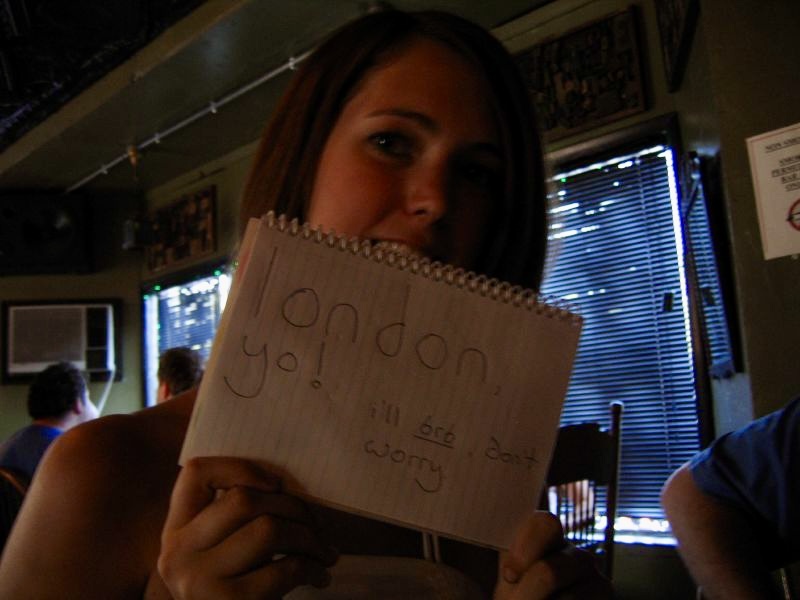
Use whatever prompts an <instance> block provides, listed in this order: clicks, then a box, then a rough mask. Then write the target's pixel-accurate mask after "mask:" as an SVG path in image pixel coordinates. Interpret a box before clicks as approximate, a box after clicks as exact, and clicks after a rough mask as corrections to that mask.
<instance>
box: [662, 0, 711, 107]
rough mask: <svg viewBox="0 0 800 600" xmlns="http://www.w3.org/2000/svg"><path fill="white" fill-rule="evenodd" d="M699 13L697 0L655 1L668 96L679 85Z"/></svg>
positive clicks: (698, 1)
mask: <svg viewBox="0 0 800 600" xmlns="http://www.w3.org/2000/svg"><path fill="white" fill-rule="evenodd" d="M699 13H700V0H656V16H657V18H658V31H659V34H660V36H661V53H662V55H663V56H664V72H665V75H666V78H667V89H668V90H669V91H670V92H674V91H676V90H677V89H678V88H679V87H680V85H681V80H682V79H683V72H684V71H685V70H686V61H687V60H688V58H689V50H690V49H691V46H692V37H693V36H694V29H695V27H696V25H697V16H698V15H699Z"/></svg>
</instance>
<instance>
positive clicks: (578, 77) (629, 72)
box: [516, 7, 646, 142]
mask: <svg viewBox="0 0 800 600" xmlns="http://www.w3.org/2000/svg"><path fill="white" fill-rule="evenodd" d="M637 21H638V19H637V13H636V10H635V7H631V8H629V9H628V10H625V11H622V12H619V13H614V14H612V15H609V16H607V17H604V18H602V19H600V20H598V21H594V22H592V23H589V24H587V25H585V26H583V27H581V28H579V29H575V30H573V31H570V32H568V33H566V34H564V35H562V36H559V37H558V38H555V39H550V40H546V41H544V42H543V43H541V44H537V45H535V46H533V47H531V48H529V49H527V50H524V51H522V52H521V53H519V54H517V55H516V59H517V61H518V64H519V65H520V68H521V70H522V73H523V77H524V78H525V83H526V85H527V86H528V91H529V93H530V96H531V100H532V102H533V104H534V107H535V109H536V113H537V116H538V118H539V127H540V128H541V131H542V133H543V135H544V138H545V141H547V142H552V141H554V140H558V139H560V138H563V137H566V136H569V135H574V134H576V133H580V132H582V131H586V130H588V129H592V128H594V127H598V126H600V125H603V124H605V123H609V122H612V121H616V120H618V119H622V118H624V117H627V116H630V115H633V114H636V113H639V112H642V111H643V110H645V108H646V106H645V94H644V86H643V82H642V69H641V63H642V60H641V53H640V48H639V39H638V33H637Z"/></svg>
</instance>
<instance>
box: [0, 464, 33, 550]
mask: <svg viewBox="0 0 800 600" xmlns="http://www.w3.org/2000/svg"><path fill="white" fill-rule="evenodd" d="M29 483H30V482H29V481H28V478H27V477H26V476H25V475H24V474H22V473H19V472H17V471H14V470H12V469H7V468H5V467H0V553H2V551H3V548H4V547H5V545H6V540H7V539H8V535H9V533H11V526H12V525H13V524H14V521H15V520H16V518H17V513H19V510H20V508H21V507H22V501H23V500H24V499H25V494H26V493H27V491H28V485H29Z"/></svg>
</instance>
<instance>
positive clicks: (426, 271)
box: [263, 211, 582, 324]
mask: <svg viewBox="0 0 800 600" xmlns="http://www.w3.org/2000/svg"><path fill="white" fill-rule="evenodd" d="M263 220H264V222H265V224H266V225H267V227H269V228H270V229H275V230H277V231H280V232H282V233H287V234H289V235H291V236H298V237H301V238H303V239H305V240H310V241H312V242H314V243H317V244H325V245H326V246H328V247H329V248H335V249H337V250H339V251H340V252H348V253H350V254H352V255H354V256H360V257H362V258H365V259H370V260H373V261H374V262H378V263H381V264H385V265H388V266H390V267H394V268H396V269H399V270H401V271H408V272H410V273H413V274H415V275H421V276H422V277H425V278H426V279H430V280H432V281H437V282H442V283H445V284H446V285H449V286H452V287H456V288H458V289H463V290H465V291H468V292H471V293H476V294H479V295H481V296H484V297H488V298H490V299H492V300H496V301H498V302H503V303H505V304H512V305H514V306H518V307H521V308H526V309H528V310H531V311H535V312H536V313H537V314H541V315H545V316H547V317H549V318H558V319H563V320H569V321H571V322H573V323H574V324H578V323H580V322H581V321H582V317H581V316H579V315H578V314H577V311H576V309H575V307H574V306H572V305H570V304H568V303H566V302H564V301H563V300H561V299H560V298H556V297H554V296H546V295H543V294H539V293H538V292H536V291H535V290H531V289H529V288H523V287H522V286H519V285H513V284H511V283H508V282H506V281H500V280H498V279H495V278H489V277H487V276H486V275H482V274H479V273H475V272H474V271H467V270H465V269H463V268H461V267H455V266H453V265H448V264H445V263H441V262H439V261H431V260H430V259H429V258H427V257H424V256H409V255H407V254H406V253H404V252H396V251H394V250H392V249H391V248H386V247H383V246H380V247H376V246H374V245H373V244H372V243H371V242H370V241H369V240H362V239H360V238H358V237H348V236H346V235H343V234H337V233H336V232H335V231H333V230H330V231H328V232H324V231H322V229H321V228H319V227H312V226H311V225H310V224H309V223H302V224H301V223H300V222H299V220H298V219H291V220H289V219H287V217H286V216H285V215H278V216H276V215H275V212H274V211H270V212H268V213H267V214H266V215H264V217H263Z"/></svg>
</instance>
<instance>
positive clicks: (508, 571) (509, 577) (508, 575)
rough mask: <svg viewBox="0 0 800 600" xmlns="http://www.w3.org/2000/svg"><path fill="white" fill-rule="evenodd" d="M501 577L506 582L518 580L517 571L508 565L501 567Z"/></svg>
mask: <svg viewBox="0 0 800 600" xmlns="http://www.w3.org/2000/svg"><path fill="white" fill-rule="evenodd" d="M503 579H504V580H505V581H506V583H517V582H518V581H519V573H517V572H516V571H515V570H514V569H512V568H510V567H503Z"/></svg>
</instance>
